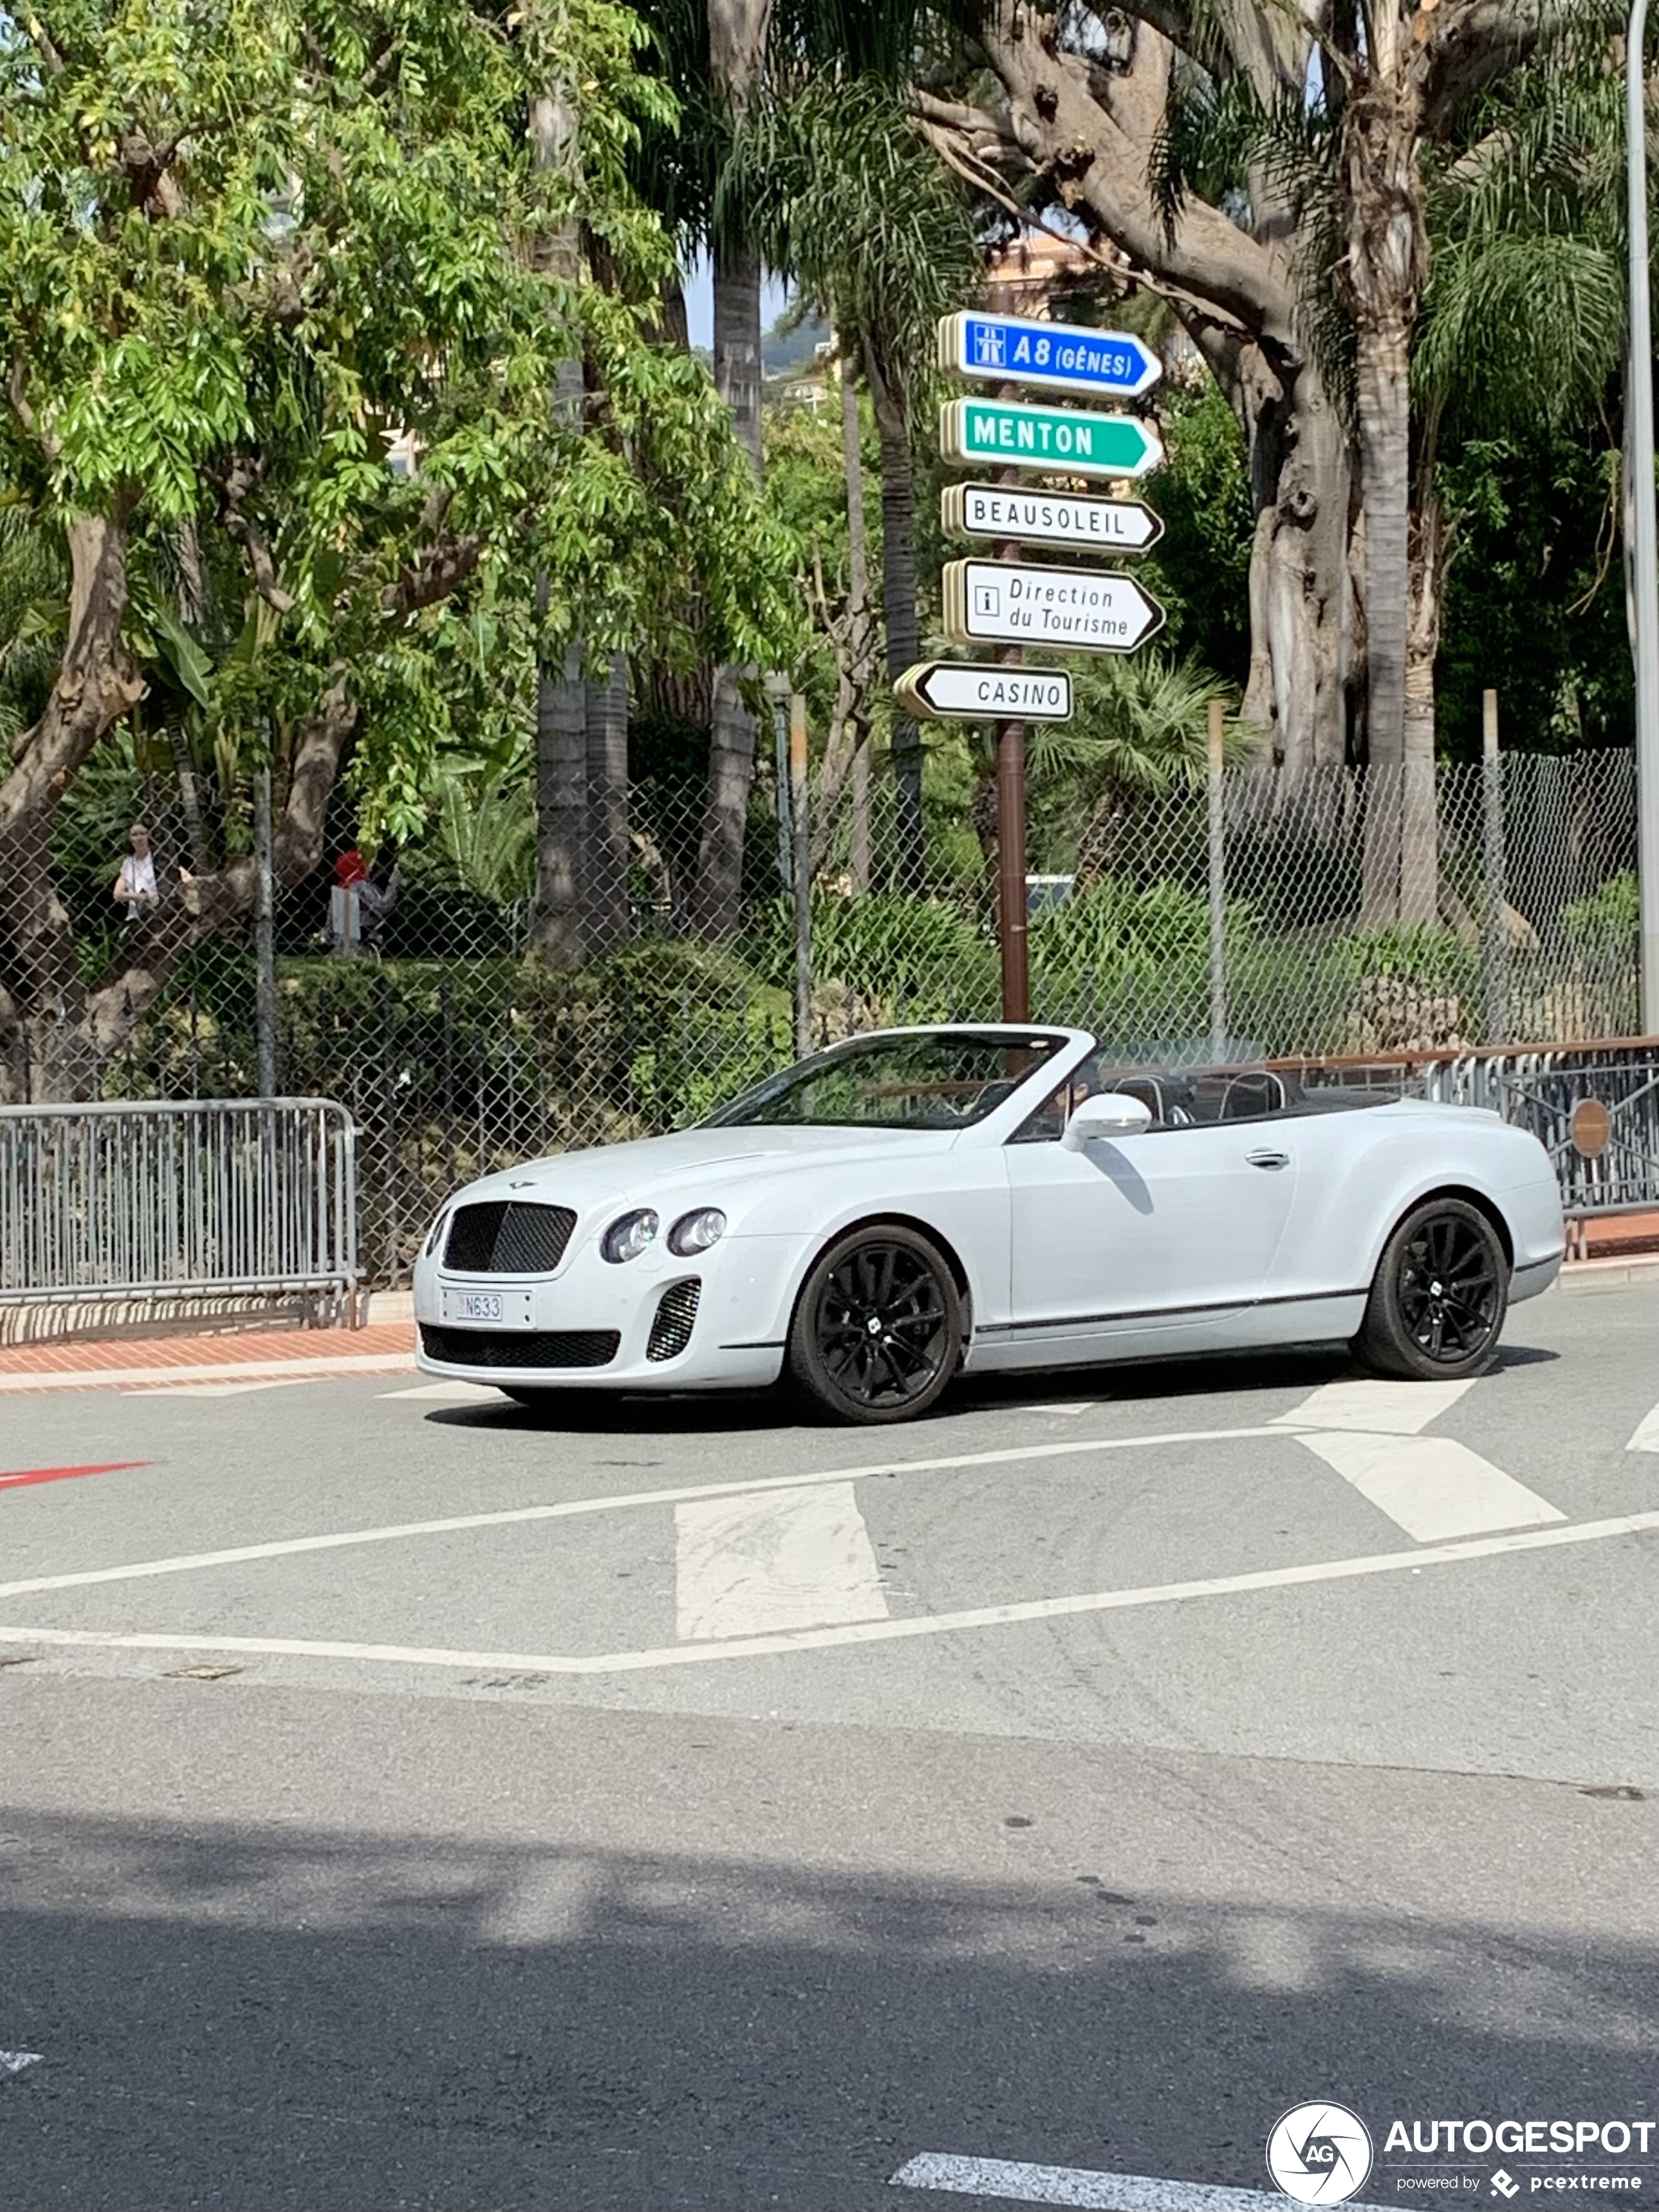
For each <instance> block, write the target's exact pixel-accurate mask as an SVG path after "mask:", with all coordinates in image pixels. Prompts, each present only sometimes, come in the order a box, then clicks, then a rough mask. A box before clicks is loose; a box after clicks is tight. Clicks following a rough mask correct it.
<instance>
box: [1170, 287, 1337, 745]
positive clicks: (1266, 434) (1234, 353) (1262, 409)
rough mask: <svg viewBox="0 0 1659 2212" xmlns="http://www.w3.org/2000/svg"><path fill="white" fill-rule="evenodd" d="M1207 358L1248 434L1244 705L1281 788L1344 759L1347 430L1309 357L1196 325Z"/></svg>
mask: <svg viewBox="0 0 1659 2212" xmlns="http://www.w3.org/2000/svg"><path fill="white" fill-rule="evenodd" d="M1194 336H1195V337H1197V338H1198V341H1199V343H1200V347H1201V349H1202V351H1203V353H1204V356H1205V358H1206V361H1207V362H1208V363H1209V366H1210V368H1212V371H1213V372H1214V374H1215V376H1216V378H1217V380H1218V382H1219V384H1220V386H1221V388H1222V390H1223V391H1224V392H1225V393H1226V394H1227V397H1228V398H1229V400H1230V402H1231V405H1232V408H1233V411H1234V413H1235V415H1236V416H1237V418H1238V422H1239V424H1240V427H1241V428H1243V433H1244V440H1245V446H1246V449H1247V452H1248V454H1249V475H1250V496H1251V502H1252V505H1253V506H1254V508H1255V537H1254V538H1253V540H1252V542H1251V546H1250V582H1249V591H1250V672H1249V681H1248V683H1247V684H1246V686H1245V691H1244V702H1243V709H1244V714H1245V717H1246V719H1247V720H1249V721H1252V722H1254V723H1255V724H1256V725H1257V726H1259V727H1260V728H1261V729H1263V730H1265V731H1266V732H1267V735H1268V739H1269V742H1270V744H1271V745H1272V748H1273V759H1274V761H1275V763H1277V765H1278V766H1279V769H1281V770H1282V772H1283V775H1284V778H1285V784H1286V786H1287V787H1294V786H1295V785H1297V784H1298V783H1300V782H1302V781H1304V780H1305V779H1306V778H1307V777H1308V775H1310V773H1311V772H1312V771H1314V770H1315V769H1325V768H1340V766H1341V765H1342V763H1343V762H1344V760H1345V758H1346V750H1347V726H1348V698H1349V693H1350V687H1351V685H1352V679H1353V666H1352V661H1353V620H1352V605H1351V602H1352V584H1351V578H1350V571H1349V539H1350V534H1351V531H1352V506H1353V476H1352V464H1351V459H1350V455H1349V451H1348V440H1347V435H1346V431H1345V430H1344V428H1343V426H1342V422H1341V420H1340V416H1338V414H1337V411H1336V410H1335V408H1334V406H1333V405H1332V404H1331V401H1330V398H1329V396H1328V393H1327V392H1326V391H1325V388H1324V386H1323V384H1322V381H1321V380H1320V377H1319V373H1318V371H1317V369H1316V368H1315V366H1314V364H1313V363H1312V362H1303V363H1302V364H1301V365H1300V367H1299V368H1295V369H1293V370H1291V369H1287V370H1286V371H1285V373H1284V374H1283V375H1282V377H1281V375H1279V374H1275V373H1274V371H1273V369H1272V368H1270V366H1269V364H1268V362H1267V357H1266V356H1264V355H1263V353H1262V352H1261V349H1260V348H1258V347H1255V346H1244V345H1242V344H1241V343H1239V342H1238V340H1237V338H1234V337H1222V336H1219V335H1218V334H1217V333H1215V332H1214V331H1205V330H1203V329H1202V328H1201V327H1200V328H1197V329H1195V330H1194Z"/></svg>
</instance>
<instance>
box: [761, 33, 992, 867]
mask: <svg viewBox="0 0 1659 2212" xmlns="http://www.w3.org/2000/svg"><path fill="white" fill-rule="evenodd" d="M731 176H732V186H733V188H734V189H737V190H740V191H742V192H743V194H744V201H745V204H747V205H748V206H749V207H750V209H752V210H753V211H754V215H755V218H756V222H757V228H758V230H759V233H760V235H761V238H762V240H763V244H764V246H765V249H766V252H767V254H768V258H769V260H770V261H771V262H772V264H773V265H774V266H775V267H776V268H778V269H780V270H784V271H786V272H787V274H788V275H790V276H793V278H794V280H795V282H796V283H797V285H798V286H799V290H800V294H801V296H802V298H803V300H804V301H805V302H806V303H807V304H809V305H810V306H811V307H815V308H816V309H817V310H818V311H819V312H820V313H823V314H825V315H827V316H828V317H829V319H830V321H831V322H832V323H833V325H834V326H835V328H836V331H837V333H838V335H839V337H840V339H841V343H842V348H843V359H844V368H845V371H846V373H847V374H852V373H853V372H854V369H855V368H862V370H863V373H864V377H865V380H866V384H867V386H868V389H869V392H870V396H871V399H872V403H873V406H874V411H875V418H876V427H877V433H878V440H879V445H880V452H881V513H882V612H883V621H884V629H885V633H886V647H887V672H888V678H889V680H890V682H891V681H896V679H897V678H899V677H900V676H902V674H903V672H904V671H905V670H906V669H907V668H908V667H909V666H910V665H911V664H912V663H913V662H914V661H915V660H916V659H919V658H920V657H921V620H920V617H919V614H918V611H917V598H918V591H917V571H916V491H915V459H914V456H915V437H916V430H917V425H918V420H919V417H920V416H921V412H922V410H923V409H924V407H925V404H926V402H927V398H929V396H930V390H931V381H932V362H933V343H934V341H933V334H934V331H935V328H936V326H937V324H938V322H939V318H940V317H941V316H942V315H945V314H949V313H952V312H954V311H955V310H956V309H957V308H959V307H963V306H964V305H965V304H966V303H967V302H968V301H969V300H971V298H972V297H973V295H974V292H975V289H976V287H977V285H978V284H979V283H980V281H981V269H982V263H981V253H980V250H979V241H978V239H977V237H976V234H975V225H974V219H973V209H972V204H971V203H970V201H969V197H968V194H967V193H966V191H964V190H963V189H962V187H961V186H960V185H959V184H958V182H957V179H955V178H954V177H953V176H952V175H951V173H949V172H947V171H945V169H943V168H942V167H941V166H940V164H939V162H938V161H937V160H936V159H935V158H934V157H933V155H932V153H931V151H930V150H929V149H928V146H927V142H926V140H925V139H924V137H922V136H921V131H919V129H918V127H917V125H916V124H915V121H914V119H913V118H911V117H910V116H909V114H908V112H907V111H906V110H905V108H904V106H903V105H902V100H901V99H900V97H899V95H898V94H896V92H895V91H894V90H893V89H892V88H891V86H890V84H889V83H888V82H885V81H884V79H883V78H882V77H880V76H878V75H876V74H873V73H869V74H864V75H852V74H849V73H848V70H846V69H845V68H844V67H841V68H837V67H835V66H831V65H827V64H823V63H819V64H817V65H815V66H814V65H811V64H810V62H809V61H805V60H802V59H801V58H799V57H795V58H783V59H781V60H780V61H779V62H778V63H777V64H775V70H774V74H773V97H772V98H771V99H770V100H769V101H768V102H766V103H765V104H763V105H757V107H756V108H755V109H754V110H753V111H752V112H751V113H750V116H749V117H748V118H747V119H746V123H745V127H744V131H743V132H742V133H741V134H740V136H739V137H738V143H737V145H736V147H735V149H734V153H733V161H732V171H731ZM892 746H893V761H894V781H895V787H896V790H895V796H896V809H895V811H896V847H897V849H896V856H895V858H896V876H897V879H898V883H899V885H900V887H901V888H902V889H915V888H919V887H920V885H921V882H922V880H923V878H924V876H925V873H926V854H925V846H924V842H923V829H922V816H921V734H920V732H918V731H917V729H916V726H915V723H913V722H912V721H910V720H908V717H905V716H899V717H898V718H896V720H895V723H894V726H893V738H892Z"/></svg>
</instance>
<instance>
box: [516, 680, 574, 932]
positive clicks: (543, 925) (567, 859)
mask: <svg viewBox="0 0 1659 2212" xmlns="http://www.w3.org/2000/svg"><path fill="white" fill-rule="evenodd" d="M586 842H587V692H586V686H585V685H584V684H583V682H582V664H581V654H580V651H579V649H578V648H577V647H574V646H573V647H571V649H570V651H569V652H568V653H567V654H566V655H565V658H564V662H563V665H562V666H560V665H551V666H549V665H544V666H543V668H542V670H541V672H540V675H539V677H538V680H537V684H536V910H535V913H534V915H533V916H532V921H531V925H530V942H531V947H532V951H534V952H535V953H536V955H537V957H538V958H539V959H542V960H544V961H545V962H546V963H547V965H548V966H549V967H550V968H557V969H575V968H580V966H581V965H582V964H583V963H584V961H585V960H586V957H587V936H586V929H585V927H584V925H583V915H582V889H583V876H584V872H585V870H586Z"/></svg>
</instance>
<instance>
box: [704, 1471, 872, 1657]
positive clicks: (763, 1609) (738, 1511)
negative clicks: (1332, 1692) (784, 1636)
mask: <svg viewBox="0 0 1659 2212" xmlns="http://www.w3.org/2000/svg"><path fill="white" fill-rule="evenodd" d="M674 1537H675V1547H676V1566H677V1571H678V1583H677V1585H676V1589H677V1598H676V1607H675V1613H676V1627H677V1630H678V1634H679V1635H680V1636H682V1637H685V1638H693V1637H702V1638H711V1637H718V1638H731V1637H736V1636H759V1635H763V1634H764V1633H766V1632H768V1631H769V1630H771V1629H779V1628H811V1627H816V1626H818V1625H820V1624H828V1623H829V1622H832V1621H843V1620H885V1619H886V1618H887V1600H886V1598H885V1597H884V1595H882V1588H881V1578H880V1576H879V1575H878V1572H877V1570H876V1554H875V1552H874V1549H873V1547H872V1545H871V1542H870V1532H869V1530H868V1529H867V1528H866V1527H865V1525H864V1516H863V1514H861V1513H860V1511H859V1503H858V1497H857V1493H856V1492H854V1488H853V1486H852V1484H851V1483H850V1482H826V1483H822V1484H820V1485H819V1486H818V1487H817V1489H815V1490H798V1491H789V1492H786V1493H785V1494H784V1495H783V1496H781V1497H780V1496H778V1495H777V1494H776V1492H774V1493H773V1494H772V1495H771V1496H770V1497H762V1498H704V1499H699V1500H698V1501H697V1502H696V1503H695V1504H684V1505H678V1506H676V1507H675V1509H674Z"/></svg>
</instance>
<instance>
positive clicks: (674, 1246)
mask: <svg viewBox="0 0 1659 2212" xmlns="http://www.w3.org/2000/svg"><path fill="white" fill-rule="evenodd" d="M725 1234H726V1216H725V1215H724V1214H723V1213H722V1212H720V1208H719V1206H699V1207H698V1208H697V1210H696V1212H695V1213H683V1214H681V1216H680V1218H679V1219H678V1221H677V1222H676V1223H675V1224H674V1226H673V1227H672V1228H671V1230H670V1231H669V1232H668V1249H669V1250H670V1251H671V1252H676V1253H678V1255H679V1256H680V1258H681V1259H682V1260H689V1259H690V1257H691V1255H692V1254H693V1253H694V1252H706V1251H707V1250H708V1248H709V1246H710V1245H711V1244H718V1243H720V1239H721V1237H724V1236H725Z"/></svg>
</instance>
